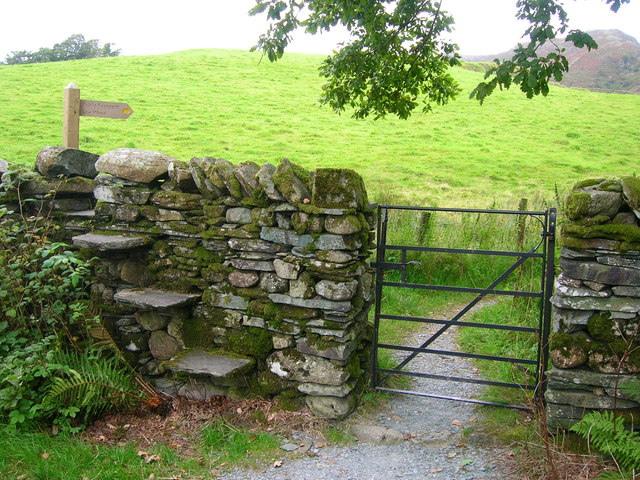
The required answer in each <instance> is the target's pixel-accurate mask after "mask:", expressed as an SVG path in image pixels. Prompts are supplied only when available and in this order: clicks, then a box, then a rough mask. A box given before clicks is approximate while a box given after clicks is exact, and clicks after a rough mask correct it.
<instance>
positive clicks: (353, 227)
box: [324, 215, 362, 235]
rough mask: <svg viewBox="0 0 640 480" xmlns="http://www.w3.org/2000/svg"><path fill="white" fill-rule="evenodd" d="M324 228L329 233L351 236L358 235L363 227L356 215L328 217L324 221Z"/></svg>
mask: <svg viewBox="0 0 640 480" xmlns="http://www.w3.org/2000/svg"><path fill="white" fill-rule="evenodd" d="M324 228H325V230H326V231H327V232H329V233H335V234H337V235H350V234H353V233H358V232H359V231H360V230H361V228H362V226H361V224H360V220H358V217H356V216H354V215H346V216H340V217H339V216H328V217H327V218H326V220H325V221H324Z"/></svg>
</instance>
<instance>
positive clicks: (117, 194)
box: [93, 185, 151, 205]
mask: <svg viewBox="0 0 640 480" xmlns="http://www.w3.org/2000/svg"><path fill="white" fill-rule="evenodd" d="M93 195H94V197H95V198H96V200H101V201H103V202H108V203H117V204H124V205H144V204H145V203H147V201H148V200H149V197H150V196H151V191H150V190H146V189H143V188H136V187H116V186H114V185H98V186H97V187H96V188H95V189H94V190H93Z"/></svg>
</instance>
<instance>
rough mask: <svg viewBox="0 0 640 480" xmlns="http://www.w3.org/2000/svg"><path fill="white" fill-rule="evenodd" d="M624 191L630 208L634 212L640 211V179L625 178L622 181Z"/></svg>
mask: <svg viewBox="0 0 640 480" xmlns="http://www.w3.org/2000/svg"><path fill="white" fill-rule="evenodd" d="M620 182H621V183H622V191H623V192H624V196H625V199H626V201H627V203H628V204H629V206H630V207H631V208H633V209H634V210H640V178H638V177H623V178H621V179H620Z"/></svg>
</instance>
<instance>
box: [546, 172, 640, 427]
mask: <svg viewBox="0 0 640 480" xmlns="http://www.w3.org/2000/svg"><path fill="white" fill-rule="evenodd" d="M565 216H566V218H565V221H564V223H563V225H562V229H561V235H562V236H561V244H562V245H563V248H562V250H561V255H560V268H561V270H562V273H561V274H560V275H559V276H558V278H557V280H556V288H555V295H554V296H553V297H552V299H551V302H552V303H553V305H554V315H553V319H554V325H553V331H554V333H553V334H552V335H551V339H550V352H551V361H552V364H553V369H552V370H551V371H550V372H548V389H547V392H546V401H547V413H548V416H549V424H550V426H551V427H552V428H555V427H560V428H569V427H570V426H571V425H573V424H574V423H576V422H577V421H578V420H579V419H580V418H582V416H583V415H584V414H585V413H586V412H589V411H591V410H614V409H615V410H617V411H618V412H620V413H621V414H623V415H625V416H626V417H628V419H629V420H635V423H637V422H638V419H639V418H640V416H639V415H640V405H638V403H636V402H634V401H633V400H632V399H631V398H630V397H628V396H627V395H626V394H624V393H623V392H622V391H621V390H620V387H621V386H622V385H623V384H624V383H625V382H628V381H630V380H632V379H633V378H635V376H636V375H637V374H638V373H640V349H638V347H639V346H640V342H639V338H640V337H639V336H638V333H640V332H639V331H638V329H639V328H640V316H639V312H640V226H639V225H640V223H639V219H640V180H639V179H637V178H635V177H626V178H622V179H621V180H605V179H596V180H589V181H585V182H581V183H579V184H577V185H576V186H575V187H574V189H573V191H572V192H571V194H570V195H569V196H568V198H567V202H566V215H565Z"/></svg>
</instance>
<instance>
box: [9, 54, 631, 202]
mask: <svg viewBox="0 0 640 480" xmlns="http://www.w3.org/2000/svg"><path fill="white" fill-rule="evenodd" d="M321 58H322V57H320V56H316V55H302V54H288V55H286V56H285V59H284V60H283V61H282V62H279V63H277V64H270V63H269V62H268V61H266V59H265V60H262V61H261V58H260V55H259V54H252V53H247V52H242V51H225V50H192V51H185V52H179V53H175V54H170V55H158V56H148V57H117V58H108V59H94V60H83V61H72V62H60V63H52V64H38V65H20V66H0V105H2V108H0V125H1V126H2V133H1V134H0V158H5V159H6V160H8V161H10V162H21V163H30V162H33V161H34V158H35V156H36V154H37V152H38V151H39V149H40V148H41V147H43V146H45V145H58V144H60V142H61V125H62V118H61V111H62V90H63V88H64V87H65V86H66V85H68V84H69V83H70V82H75V83H76V84H77V85H78V86H79V87H80V88H81V89H82V98H84V99H90V100H106V101H122V102H128V103H129V104H130V105H131V106H132V108H133V110H134V112H135V113H134V114H133V115H132V116H131V117H130V118H129V119H128V120H126V121H125V120H106V119H98V118H82V120H81V134H80V137H81V138H80V143H81V148H83V149H85V150H88V151H92V152H95V153H104V152H106V151H108V150H111V149H114V148H119V147H135V148H143V149H150V150H158V151H161V152H164V153H167V154H169V155H173V156H175V157H177V158H179V159H181V160H188V159H189V158H191V157H192V156H205V155H208V156H214V157H223V158H227V159H229V160H230V161H232V162H234V163H237V162H241V161H245V160H253V161H256V162H258V163H263V162H266V161H269V162H276V161H278V160H279V159H281V158H283V157H287V158H289V159H291V160H292V161H295V162H298V163H300V164H302V165H304V166H305V167H307V168H310V169H311V168H317V167H348V168H353V169H355V170H356V171H358V172H360V173H361V174H362V175H363V177H364V178H365V181H366V183H367V185H368V189H369V192H370V196H371V197H372V199H375V200H382V201H393V202H400V203H411V204H417V205H439V206H474V207H486V206H490V205H491V204H493V203H496V204H498V205H500V206H507V207H515V206H516V205H517V201H518V199H519V198H520V197H523V196H524V197H528V198H530V199H532V200H533V199H538V200H540V199H544V200H546V201H549V202H553V200H554V198H553V192H554V189H555V185H557V188H558V189H559V190H561V191H565V190H567V189H568V188H570V186H571V185H572V184H573V183H574V182H575V181H577V180H579V179H584V178H588V177H593V176H620V175H628V174H634V173H637V172H638V165H639V160H640V149H639V148H638V146H639V145H640V131H639V130H638V128H637V126H638V125H639V124H640V96H636V95H611V94H599V93H590V92H584V91H574V90H570V89H566V88H560V87H554V88H552V89H551V93H550V94H549V96H548V97H547V98H537V99H534V100H527V99H526V98H524V97H523V96H522V95H521V94H519V93H518V92H515V91H513V92H503V93H498V94H496V95H494V96H493V97H491V98H490V99H489V100H488V101H487V102H486V104H485V105H484V106H479V105H478V104H477V103H476V102H474V101H472V100H469V99H468V98H467V94H468V92H469V91H470V90H471V89H472V87H473V86H474V85H475V83H477V82H478V81H479V80H480V79H481V74H480V73H477V72H471V71H468V70H463V69H456V70H455V72H454V74H455V76H456V78H457V79H458V81H459V82H460V84H461V86H462V88H463V93H461V95H460V96H459V97H458V99H457V100H456V101H454V102H453V103H451V104H450V105H448V106H446V107H441V108H437V109H436V111H435V112H434V113H432V114H422V113H417V114H415V115H413V116H412V117H411V118H410V119H409V120H407V121H402V120H396V119H394V118H388V119H382V120H377V121H375V120H354V119H352V118H350V116H349V114H348V113H346V114H343V115H341V116H338V115H336V114H334V113H333V112H332V111H330V110H329V109H327V108H324V107H320V106H319V105H318V104H317V98H318V96H319V92H320V87H321V83H322V80H321V79H320V78H319V77H318V75H317V66H318V64H319V62H320V61H321Z"/></svg>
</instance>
